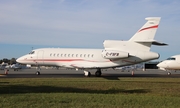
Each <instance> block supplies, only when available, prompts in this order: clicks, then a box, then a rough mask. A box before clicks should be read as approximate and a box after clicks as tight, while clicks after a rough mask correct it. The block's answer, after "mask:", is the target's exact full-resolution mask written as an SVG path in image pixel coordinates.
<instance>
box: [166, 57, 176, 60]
mask: <svg viewBox="0 0 180 108" xmlns="http://www.w3.org/2000/svg"><path fill="white" fill-rule="evenodd" d="M167 60H176V58H174V57H170V58H168V59H167Z"/></svg>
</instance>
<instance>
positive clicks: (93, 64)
mask: <svg viewBox="0 0 180 108" xmlns="http://www.w3.org/2000/svg"><path fill="white" fill-rule="evenodd" d="M32 52H33V53H30V54H27V55H25V56H22V57H20V58H18V59H17V62H19V63H23V64H31V65H38V66H40V65H44V66H45V65H51V66H61V67H67V68H110V67H119V66H126V65H132V64H136V63H139V62H143V61H147V60H152V59H157V58H158V57H159V54H157V53H153V52H142V53H140V52H134V54H133V55H134V56H130V57H126V58H121V59H106V58H104V57H103V55H102V52H103V49H68V48H67V49H66V48H42V49H36V50H33V51H32ZM148 54H149V56H147V55H148Z"/></svg>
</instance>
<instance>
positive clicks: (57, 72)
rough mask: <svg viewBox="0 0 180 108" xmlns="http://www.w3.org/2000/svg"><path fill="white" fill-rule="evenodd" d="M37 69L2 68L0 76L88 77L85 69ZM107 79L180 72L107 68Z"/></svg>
mask: <svg viewBox="0 0 180 108" xmlns="http://www.w3.org/2000/svg"><path fill="white" fill-rule="evenodd" d="M89 71H90V72H91V77H96V76H95V75H94V73H95V71H96V70H89ZM35 72H36V69H34V68H32V69H22V70H18V71H14V70H13V69H9V71H8V74H5V71H4V70H0V78H86V77H85V76H84V72H83V70H78V71H76V70H74V69H41V70H40V72H41V74H40V75H36V74H35ZM101 77H104V78H106V79H118V78H119V77H147V78H148V77H150V78H152V77H166V78H167V77H170V78H180V72H171V75H167V72H165V71H162V70H158V69H149V70H146V71H143V70H142V69H138V70H135V71H134V72H132V71H129V72H128V71H127V70H126V71H124V72H122V70H113V69H107V70H102V76H101Z"/></svg>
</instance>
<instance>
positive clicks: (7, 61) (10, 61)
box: [0, 58, 17, 65]
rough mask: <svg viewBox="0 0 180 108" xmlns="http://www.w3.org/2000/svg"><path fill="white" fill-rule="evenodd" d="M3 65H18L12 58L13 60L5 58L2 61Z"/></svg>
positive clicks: (0, 62) (0, 61)
mask: <svg viewBox="0 0 180 108" xmlns="http://www.w3.org/2000/svg"><path fill="white" fill-rule="evenodd" d="M2 63H8V64H9V65H12V64H16V63H17V62H16V59H15V58H11V59H7V58H3V59H1V60H0V64H2Z"/></svg>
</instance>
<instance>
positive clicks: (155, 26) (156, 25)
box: [138, 25, 158, 32]
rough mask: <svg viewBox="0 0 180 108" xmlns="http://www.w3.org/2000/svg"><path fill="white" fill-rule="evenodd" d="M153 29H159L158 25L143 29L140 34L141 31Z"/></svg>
mask: <svg viewBox="0 0 180 108" xmlns="http://www.w3.org/2000/svg"><path fill="white" fill-rule="evenodd" d="M152 28H158V25H155V26H151V27H146V28H143V29H141V30H139V31H138V32H141V31H144V30H148V29H152Z"/></svg>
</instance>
